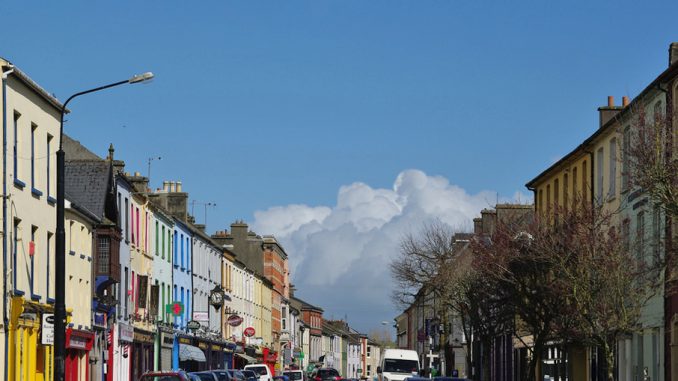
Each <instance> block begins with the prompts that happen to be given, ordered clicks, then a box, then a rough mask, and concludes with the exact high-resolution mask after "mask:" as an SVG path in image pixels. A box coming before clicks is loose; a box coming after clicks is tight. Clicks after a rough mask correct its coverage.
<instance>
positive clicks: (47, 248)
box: [45, 232, 52, 298]
mask: <svg viewBox="0 0 678 381" xmlns="http://www.w3.org/2000/svg"><path fill="white" fill-rule="evenodd" d="M51 244H52V233H49V232H47V242H46V245H45V253H46V261H47V285H46V287H45V290H46V291H45V295H46V296H45V297H46V298H49V265H50V258H49V256H50V252H49V248H50V245H51Z"/></svg>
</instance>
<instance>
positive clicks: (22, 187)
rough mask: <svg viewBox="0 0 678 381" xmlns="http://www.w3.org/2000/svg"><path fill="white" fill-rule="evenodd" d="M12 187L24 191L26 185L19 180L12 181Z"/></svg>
mask: <svg viewBox="0 0 678 381" xmlns="http://www.w3.org/2000/svg"><path fill="white" fill-rule="evenodd" d="M14 185H15V186H17V187H19V188H21V189H24V188H25V187H26V183H25V182H23V181H21V180H19V179H14Z"/></svg>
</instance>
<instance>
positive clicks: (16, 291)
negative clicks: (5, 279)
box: [14, 289, 26, 296]
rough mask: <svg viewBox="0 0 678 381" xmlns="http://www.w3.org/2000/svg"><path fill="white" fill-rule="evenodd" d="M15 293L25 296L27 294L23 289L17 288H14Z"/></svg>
mask: <svg viewBox="0 0 678 381" xmlns="http://www.w3.org/2000/svg"><path fill="white" fill-rule="evenodd" d="M14 295H15V296H24V295H26V293H25V292H23V291H21V290H17V289H15V290H14Z"/></svg>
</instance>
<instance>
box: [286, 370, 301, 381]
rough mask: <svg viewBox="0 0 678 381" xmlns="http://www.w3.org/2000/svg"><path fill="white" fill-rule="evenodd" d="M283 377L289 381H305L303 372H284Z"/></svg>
mask: <svg viewBox="0 0 678 381" xmlns="http://www.w3.org/2000/svg"><path fill="white" fill-rule="evenodd" d="M283 375H285V376H287V378H289V379H290V380H289V381H305V379H306V377H304V371H303V370H286V371H284V372H283Z"/></svg>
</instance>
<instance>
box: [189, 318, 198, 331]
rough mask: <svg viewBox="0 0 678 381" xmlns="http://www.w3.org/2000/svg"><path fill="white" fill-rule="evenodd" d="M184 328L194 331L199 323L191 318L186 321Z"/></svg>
mask: <svg viewBox="0 0 678 381" xmlns="http://www.w3.org/2000/svg"><path fill="white" fill-rule="evenodd" d="M186 328H188V329H190V330H191V331H195V330H196V329H199V328H200V323H198V322H197V321H195V320H191V321H189V322H188V323H186Z"/></svg>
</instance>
